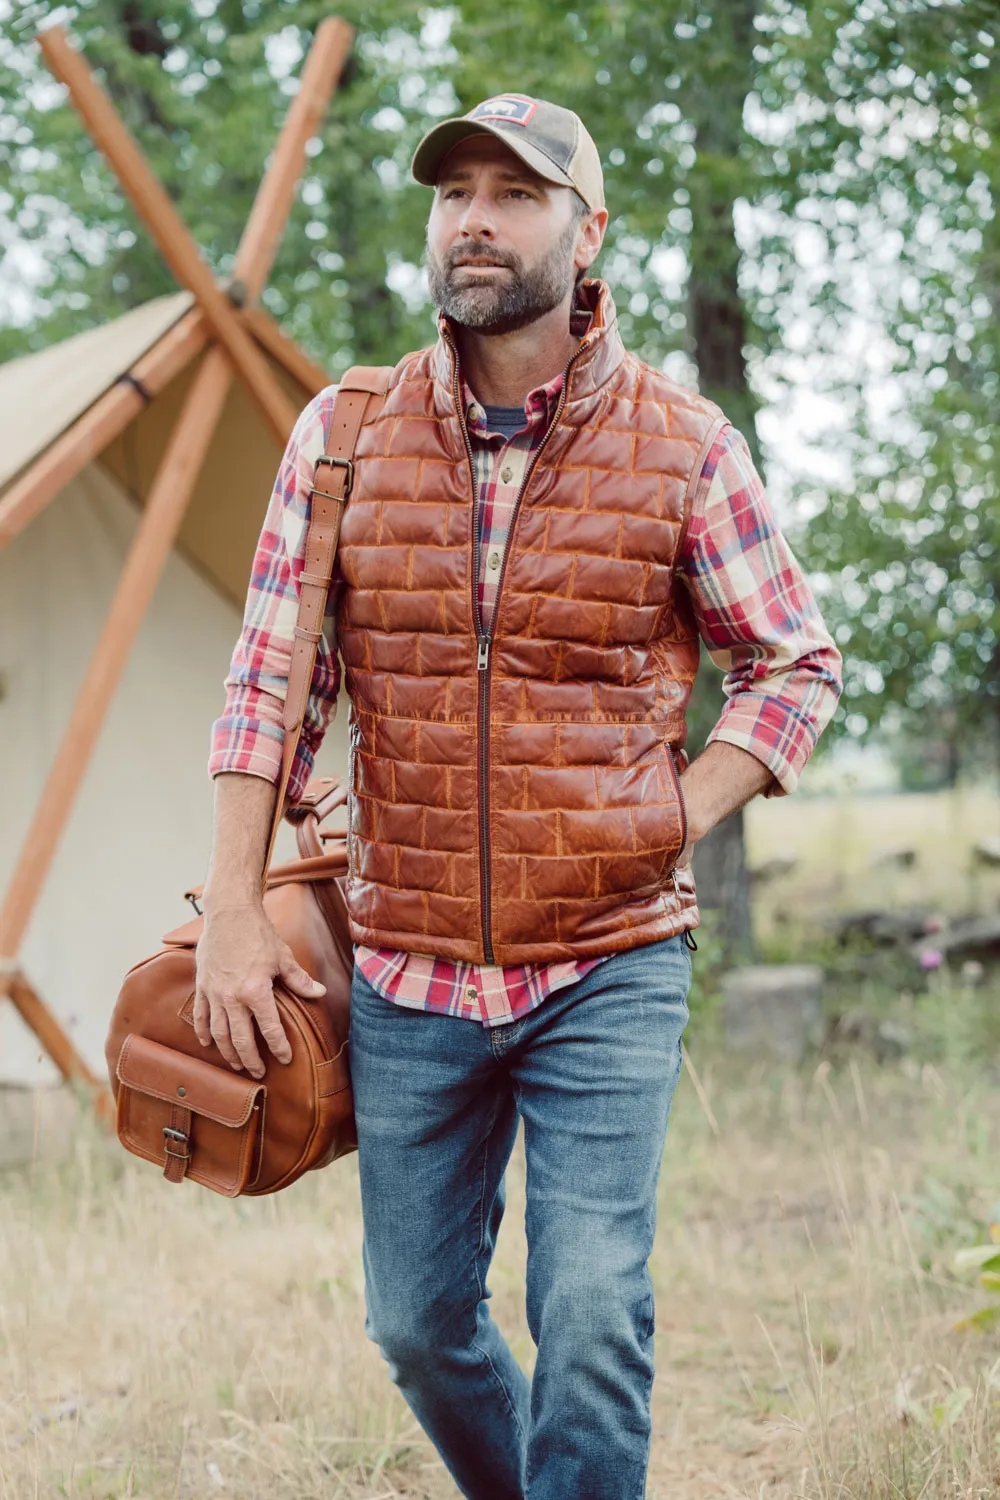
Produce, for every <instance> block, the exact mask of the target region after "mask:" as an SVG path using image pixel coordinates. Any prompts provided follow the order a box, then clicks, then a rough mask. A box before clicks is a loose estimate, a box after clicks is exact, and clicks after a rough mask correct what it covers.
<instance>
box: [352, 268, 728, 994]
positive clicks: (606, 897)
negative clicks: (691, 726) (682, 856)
mask: <svg viewBox="0 0 1000 1500" xmlns="http://www.w3.org/2000/svg"><path fill="white" fill-rule="evenodd" d="M583 296H584V297H585V298H589V300H590V303H591V306H592V310H593V320H592V326H591V329H590V332H589V333H588V334H587V336H586V337H585V339H584V340H583V343H582V344H581V346H580V348H579V349H578V351H577V352H576V354H575V355H574V357H573V358H572V360H571V361H570V364H569V366H568V367H567V376H566V388H565V393H564V399H563V403H562V405H561V408H560V410H559V412H558V414H557V418H556V421H555V423H554V425H553V427H552V429H551V431H550V434H549V437H548V439H547V441H546V442H545V444H544V446H543V447H542V449H541V451H540V452H539V454H538V455H537V458H536V460H535V462H534V465H533V467H532V468H531V469H530V471H529V474H528V477H527V481H526V483H525V485H524V487H523V490H522V494H521V498H520V500H519V502H518V505H517V509H516V514H515V518H514V522H513V525H512V528H511V534H510V538H509V542H508V547H507V555H506V560H505V563H504V565H503V571H502V574H501V578H500V584H499V595H498V605H497V610H496V614H495V619H494V621H493V626H492V631H491V635H492V642H491V645H490V648H489V652H488V666H487V667H486V668H485V669H484V670H483V671H480V670H479V668H478V666H477V660H478V659H479V658H477V632H476V624H475V621H476V613H477V612H476V610H475V573H474V558H475V550H476V547H475V535H476V531H475V520H474V513H475V507H474V499H475V494H474V482H473V476H472V470H471V463H470V455H469V449H468V440H467V433H466V430H465V426H464V413H462V412H461V411H460V402H459V390H458V376H457V367H456V356H455V352H454V350H453V349H452V348H450V347H449V343H448V339H447V328H446V327H445V328H444V337H443V338H442V340H441V341H440V342H439V343H438V344H437V345H436V346H435V347H434V348H433V349H429V350H424V351H422V352H420V353H418V354H416V355H413V356H410V357H408V358H407V359H406V360H404V361H402V362H401V363H400V364H399V365H398V366H397V368H396V371H395V373H394V377H393V382H392V385H391V387H390V389H389V392H388V396H387V399H386V401H385V404H384V406H383V408H382V410H381V412H380V414H379V415H378V416H377V417H376V418H375V420H374V421H372V422H369V423H366V425H365V426H364V427H363V429H362V431H361V435H360V439H359V442H358V448H357V463H356V472H355V483H354V492H353V495H352V498H351V502H350V505H349V506H348V508H347V511H346V513H345V516H344V521H343V526H342V530H341V537H340V548H339V553H338V561H337V567H336V570H335V573H334V596H333V605H334V612H335V618H336V625H337V639H338V642H339V646H340V651H341V654H342V657H343V661H344V668H345V686H346V690H347V695H348V697H349V699H350V702H351V720H352V723H351V742H350V769H349V780H350V784H351V789H352V793H353V795H352V816H351V822H350V830H349V855H350V873H349V879H348V884H347V903H348V910H349V914H350V923H351V935H352V937H353V939H354V941H355V942H357V943H364V944H366V945H368V946H371V947H380V946H383V945H385V946H389V947H393V948H402V949H408V950H410V951H416V952H421V953H430V954H437V955H440V956H442V957H444V958H448V959H452V960H461V961H465V962H471V963H478V964H482V963H497V964H522V963H533V962H550V961H553V960H558V959H583V958H587V957H590V956H593V955H597V954H605V953H611V952H616V951H620V950H623V949H627V948H631V947H635V946H639V945H641V944H645V943H649V942H653V941H655V940H658V939H661V938H665V937H669V936H672V935H673V934H675V933H677V932H679V931H681V930H683V929H684V928H687V927H694V926H696V925H697V923H698V920H699V917H698V909H697V904H696V896H695V890H694V884H693V878H692V876H691V874H690V871H689V870H686V869H685V870H675V868H674V866H675V862H676V859H677V856H678V854H679V853H680V850H681V848H682V846H683V843H684V838H685V816H684V808H683V800H682V796H681V791H680V786H679V782H678V768H677V765H676V757H677V755H678V754H679V753H680V751H681V748H682V746H683V743H684V738H685V732H686V731H685V710H686V707H687V703H688V699H689V697H690V693H691V687H692V683H693V680H694V676H695V672H696V670H697V666H698V654H699V645H698V634H697V629H696V626H695V622H694V619H693V617H692V613H691V610H690V606H689V604H688V600H687V595H686V591H685V590H684V589H683V587H679V586H678V584H677V580H676V577H675V561H676V558H677V553H678V547H679V542H680V539H681V536H682V533H683V530H684V527H685V525H686V522H687V517H688V513H689V509H690V501H691V490H692V488H693V482H694V479H695V477H696V476H697V475H698V474H699V473H700V469H701V464H702V461H703V458H704V456H705V454H706V453H707V451H708V447H709V444H710V443H711V441H712V440H713V438H714V436H715V435H716V434H717V433H718V431H719V430H720V428H721V426H722V424H723V422H724V418H723V416H722V413H721V412H720V411H719V410H718V408H717V407H715V406H714V405H713V404H712V403H711V402H709V401H706V400H703V399H701V398H700V397H698V396H696V395H694V394H692V393H691V392H689V391H687V390H685V389H683V388H682V387H680V386H678V385H676V384H674V382H672V381H671V380H669V379H668V378H667V377H666V376H665V375H663V374H661V373H660V372H658V371H656V370H653V369H651V368H649V367H648V366H647V365H644V364H642V363H641V362H640V361H639V360H637V359H635V358H633V357H632V356H631V355H628V354H626V353H625V351H624V349H623V347H622V343H621V339H620V336H619V333H618V329H617V324H616V317H615V311H614V305H613V302H612V299H611V296H610V294H609V292H608V290H607V288H606V286H604V284H603V283H601V282H585V283H584V284H583Z"/></svg>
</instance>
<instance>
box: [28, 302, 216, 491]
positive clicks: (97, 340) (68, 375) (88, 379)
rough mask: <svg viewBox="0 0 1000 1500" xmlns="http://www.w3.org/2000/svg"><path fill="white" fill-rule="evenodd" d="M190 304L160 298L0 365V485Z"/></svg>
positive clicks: (85, 406)
mask: <svg viewBox="0 0 1000 1500" xmlns="http://www.w3.org/2000/svg"><path fill="white" fill-rule="evenodd" d="M193 302H194V298H193V297H192V296H191V293H190V292H176V293H174V294H173V295H171V296H168V297H157V298H155V300H154V301H152V302H146V303H144V304H143V306H142V307H136V308H133V310H132V311H131V312H127V313H124V314H123V315H122V316H121V317H120V318H115V319H114V320H113V321H112V322H110V323H102V324H100V325H99V326H98V327H96V328H89V329H88V330H87V332H86V333H78V334H77V335H76V337H75V338H71V339H65V340H64V341H63V342H62V343H61V344H53V345H51V346H50V347H49V348H48V349H40V350H39V351H38V352H37V353H36V354H26V355H24V356H23V357H22V358H21V359H12V360H10V361H8V363H7V364H4V365H0V486H2V485H5V484H7V483H8V482H9V481H10V480H11V479H13V478H14V476H15V474H18V473H20V471H21V470H22V469H23V468H24V467H25V466H26V465H27V464H29V463H30V462H31V461H32V459H34V458H37V457H38V455H39V454H40V453H42V452H43V451H44V450H45V449H46V448H47V447H48V446H49V444H50V443H52V442H53V441H54V440H55V439H56V438H57V437H58V436H59V434H60V433H61V432H64V431H65V430H66V428H67V427H69V425H70V424H71V423H72V422H75V421H76V419H77V417H79V416H82V415H83V413H84V412H85V411H86V410H87V408H88V407H89V406H93V404H94V402H95V401H96V400H97V398H98V397H99V396H101V395H103V394H104V392H105V391H106V390H107V389H108V387H109V386H110V385H112V384H113V383H114V382H115V381H116V380H117V378H118V376H119V375H122V374H124V373H125V371H126V370H128V369H130V368H131V366H132V365H134V364H135V362H136V360H137V359H139V358H140V356H141V355H143V354H145V353H146V351H147V350H148V349H151V348H152V347H153V345H154V344H155V343H156V342H157V340H158V339H160V338H162V336H163V334H165V333H166V332H167V330H168V328H172V327H173V325H174V324H175V323H176V322H177V320H178V319H179V318H181V317H183V315H184V314H185V313H186V312H187V310H188V308H189V307H191V305H192V304H193Z"/></svg>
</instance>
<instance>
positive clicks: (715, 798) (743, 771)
mask: <svg viewBox="0 0 1000 1500" xmlns="http://www.w3.org/2000/svg"><path fill="white" fill-rule="evenodd" d="M680 784H681V795H682V796H683V798H684V807H685V810H686V812H687V843H686V844H685V845H684V848H683V849H682V850H681V852H680V854H679V855H678V856H677V867H678V868H684V867H685V866H687V865H689V864H690V863H691V856H692V854H693V853H694V846H695V844H696V843H697V842H698V840H699V839H703V838H704V837H705V835H706V833H708V832H709V830H710V829H712V828H714V827H715V825H716V824H717V823H721V822H722V820H723V818H728V817H729V814H730V813H734V812H736V810H737V809H738V808H740V807H745V806H746V804H747V803H748V802H749V801H750V799H751V798H752V797H756V796H757V794H758V793H759V792H766V791H767V790H768V788H769V787H771V786H772V785H773V784H774V777H773V776H772V774H771V772H770V771H769V770H768V768H767V766H765V765H764V762H763V761H760V760H758V759H757V757H756V756H755V755H751V754H750V752H749V750H741V749H740V748H739V746H738V745H728V744H726V742H725V741H724V740H713V742H712V743H711V744H710V745H707V746H706V747H705V749H704V750H703V751H702V753H701V754H700V755H699V756H698V757H697V759H696V760H693V761H692V762H691V764H690V765H689V766H687V767H686V768H685V769H684V771H683V772H682V773H681V778H680Z"/></svg>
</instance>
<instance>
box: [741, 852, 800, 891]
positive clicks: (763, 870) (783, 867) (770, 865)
mask: <svg viewBox="0 0 1000 1500" xmlns="http://www.w3.org/2000/svg"><path fill="white" fill-rule="evenodd" d="M798 865H799V857H798V855H797V854H776V855H775V857H774V858H773V859H768V860H765V861H764V863H763V864H762V865H757V866H756V868H755V869H753V870H751V871H750V879H751V880H752V881H753V883H754V885H769V884H770V883H771V881H772V880H781V879H782V877H783V876H785V875H791V873H792V871H793V870H797V869H798Z"/></svg>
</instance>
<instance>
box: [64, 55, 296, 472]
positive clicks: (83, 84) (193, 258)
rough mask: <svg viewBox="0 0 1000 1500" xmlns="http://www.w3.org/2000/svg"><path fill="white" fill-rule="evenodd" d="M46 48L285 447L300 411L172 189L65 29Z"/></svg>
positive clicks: (133, 201) (170, 262)
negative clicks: (202, 248) (189, 227)
mask: <svg viewBox="0 0 1000 1500" xmlns="http://www.w3.org/2000/svg"><path fill="white" fill-rule="evenodd" d="M38 45H39V46H40V47H41V49H42V52H43V54H44V56H45V61H46V62H47V63H48V65H49V68H50V70H51V71H52V73H53V74H54V76H55V77H56V78H58V80H59V82H60V83H63V84H65V85H66V87H67V89H68V90H69V96H70V99H71V100H72V102H73V104H74V106H75V107H76V110H77V112H78V113H79V114H80V116H81V117H82V119H83V121H84V123H85V124H86V125H87V127H88V129H89V130H90V133H91V135H92V136H93V139H94V141H95V142H96V144H97V145H98V146H99V147H100V149H101V151H102V152H103V153H104V155H105V156H106V157H107V159H108V161H109V162H110V164H111V166H112V168H113V169H114V171H115V174H116V175H117V177H118V180H119V182H120V183H121V186H122V189H123V190H124V192H125V196H126V197H127V198H128V199H129V200H130V202H131V204H132V206H133V208H134V209H135V211H136V213H137V214H138V215H139V217H140V218H141V219H142V220H143V222H144V223H145V225H146V228H147V229H148V230H149V232H150V234H151V235H152V237H153V239H154V241H155V242H156V244H157V245H158V246H159V248H160V253H161V255H162V256H163V258H164V260H165V261H166V263H167V265H168V266H169V267H170V269H171V271H172V272H173V273H174V275H175V276H176V277H177V279H178V281H179V282H180V283H181V285H182V286H186V287H187V288H188V290H189V291H192V292H193V293H194V295H195V296H196V297H197V299H198V304H199V306H200V307H201V310H202V312H203V313H204V314H205V320H206V322H207V323H208V324H209V325H210V326H211V329H212V332H213V333H214V334H215V336H216V338H217V339H218V340H219V342H220V344H222V346H223V347H224V348H225V350H226V352H227V354H228V355H229V358H230V359H231V361H232V363H233V365H234V367H235V368H236V369H237V370H238V371H239V374H240V377H241V378H242V380H243V381H244V382H245V383H246V386H247V389H248V390H249V391H250V394H251V395H252V396H253V397H254V399H255V401H256V402H257V404H258V406H259V407H260V409H261V411H262V413H263V414H264V416H265V417H266V418H267V421H268V422H269V424H270V426H271V429H272V431H273V432H274V435H275V437H276V438H277V439H278V442H279V443H281V444H282V446H283V445H284V444H285V442H286V441H287V439H288V435H289V433H290V432H291V430H292V428H293V427H294V425H295V418H296V416H297V415H298V413H297V412H296V411H295V408H294V407H293V406H292V404H291V402H290V401H289V400H288V398H287V396H286V395H285V393H284V391H283V390H282V389H281V387H280V385H279V384H278V382H277V380H276V379H275V377H274V375H273V374H272V373H271V367H270V366H269V364H268V363H267V360H266V359H265V358H264V355H263V354H262V353H261V351H260V350H259V349H258V347H257V345H256V344H255V343H254V341H253V339H252V338H251V337H250V335H249V333H247V331H246V329H245V328H244V327H243V325H242V323H241V322H240V320H239V317H238V315H237V313H236V311H235V309H234V308H233V306H232V304H231V303H230V301H229V299H228V298H227V296H226V294H225V292H224V291H223V290H222V289H221V287H220V286H219V285H218V284H217V282H216V280H215V277H214V276H213V275H212V272H211V271H210V269H209V267H208V265H207V264H206V262H205V261H204V260H203V259H202V257H201V255H200V254H199V251H198V247H197V246H196V245H195V243H194V241H193V240H192V238H191V236H190V234H189V233H188V230H187V227H186V225H185V224H184V222H183V220H182V219H181V216H180V214H179V213H178V212H177V210H176V208H175V207H174V205H173V203H172V202H171V200H170V198H169V196H168V195H167V192H166V189H165V188H164V187H163V185H162V183H160V182H159V181H158V180H157V178H156V176H155V175H154V173H153V171H152V169H151V168H150V166H149V164H148V162H147V161H146V158H145V157H144V156H143V154H142V152H141V151H140V150H139V148H138V146H137V145H136V143H135V141H134V140H133V139H132V137H131V135H130V134H129V132H128V130H127V129H126V127H125V125H124V124H123V123H122V121H121V119H120V118H119V116H118V113H117V111H116V110H115V107H114V105H113V104H112V103H111V100H110V99H109V98H108V96H107V94H106V93H105V92H104V90H103V89H102V88H101V87H100V86H99V84H97V83H96V81H95V80H94V77H93V74H92V73H91V71H90V68H89V67H88V66H87V63H86V61H85V60H84V58H83V57H82V56H81V54H80V53H79V52H77V51H76V49H75V48H74V47H71V46H70V44H69V42H68V40H67V38H66V33H65V32H64V31H63V29H62V27H60V26H50V27H48V29H47V30H45V31H43V32H41V33H40V34H39V38H38Z"/></svg>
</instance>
